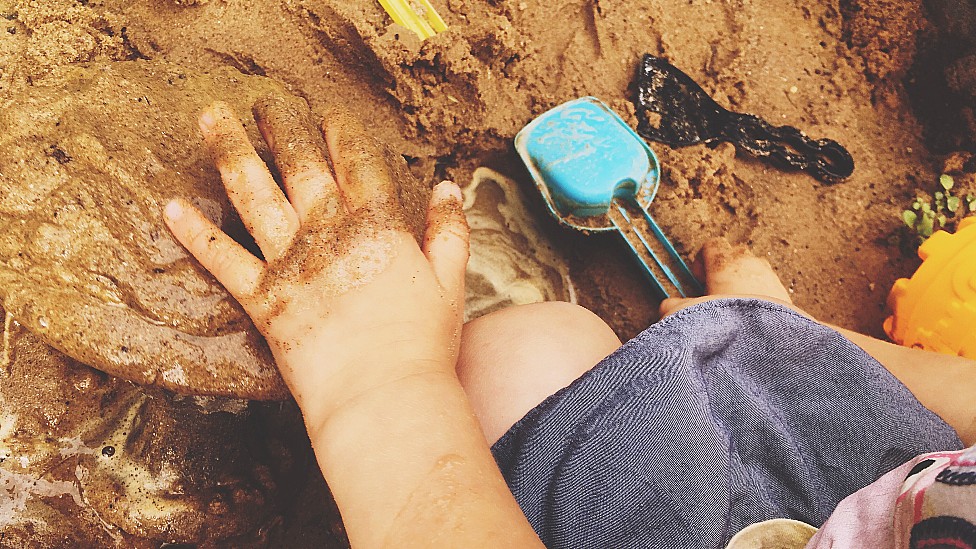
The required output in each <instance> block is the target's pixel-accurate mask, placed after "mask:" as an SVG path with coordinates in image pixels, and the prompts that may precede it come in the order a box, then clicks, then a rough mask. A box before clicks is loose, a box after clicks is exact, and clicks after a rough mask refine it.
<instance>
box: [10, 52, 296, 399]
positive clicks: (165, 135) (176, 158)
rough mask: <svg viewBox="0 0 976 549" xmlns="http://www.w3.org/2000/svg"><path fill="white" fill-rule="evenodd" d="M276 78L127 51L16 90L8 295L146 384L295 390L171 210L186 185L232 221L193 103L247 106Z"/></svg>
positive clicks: (35, 322) (67, 341)
mask: <svg viewBox="0 0 976 549" xmlns="http://www.w3.org/2000/svg"><path fill="white" fill-rule="evenodd" d="M271 92H279V93H281V90H280V88H279V87H278V86H276V85H275V84H274V83H272V82H271V81H270V80H268V79H256V78H247V77H244V76H243V75H241V74H240V73H238V72H237V71H234V70H233V69H227V70H223V71H220V72H219V73H216V74H213V75H207V76H203V75H199V74H196V73H193V72H188V71H185V70H183V69H181V68H179V67H177V66H173V65H168V64H159V63H151V62H148V61H129V62H123V63H115V64H104V63H94V64H92V65H89V66H87V67H75V66H70V67H63V68H62V70H60V71H58V72H57V73H56V75H55V76H52V77H51V78H48V79H45V80H44V81H42V82H40V83H38V84H36V85H34V86H30V87H29V88H28V89H27V91H25V93H23V94H21V95H20V96H19V97H18V99H17V101H15V102H12V103H8V104H6V105H5V106H4V108H2V109H0V123H2V124H3V126H4V128H5V129H6V131H5V132H4V135H3V137H2V138H0V165H2V166H3V168H2V173H3V176H4V183H5V187H4V189H5V192H4V194H3V197H2V199H0V234H2V236H0V298H2V300H3V303H4V306H5V307H6V308H7V310H8V311H9V312H10V313H11V314H13V315H14V316H15V317H16V318H17V319H18V320H19V321H20V322H22V323H23V324H25V325H26V326H28V327H30V329H31V330H33V331H34V332H35V333H37V334H38V335H40V336H41V337H42V338H43V339H44V340H45V341H47V342H48V343H49V344H51V345H54V346H55V347H57V348H58V349H60V350H62V351H63V352H65V353H67V354H68V355H70V356H71V357H73V358H75V359H76V360H79V361H81V362H83V363H85V364H89V365H91V366H94V367H96V368H99V369H101V370H102V371H105V372H107V373H110V374H112V375H116V376H121V377H124V378H126V379H129V380H132V381H135V382H137V383H140V384H145V385H157V386H161V387H166V388H168V389H174V390H177V391H180V392H184V393H187V392H192V393H196V394H209V395H225V396H226V395H234V396H240V397H245V398H256V399H268V398H283V397H284V396H285V395H286V394H287V392H286V389H285V387H284V383H283V381H282V380H281V378H280V377H279V375H278V372H277V370H276V369H275V367H274V363H273V361H272V359H271V355H270V352H269V351H268V349H267V346H266V344H265V343H264V341H263V340H262V339H261V337H260V335H259V334H258V333H257V331H256V330H255V328H254V326H253V325H252V324H251V323H250V321H249V320H248V318H247V316H246V315H245V314H244V312H243V310H241V308H240V306H238V304H237V302H235V301H234V300H233V299H232V298H231V297H230V296H229V295H228V294H227V293H226V292H224V291H223V290H222V289H221V288H220V287H219V286H218V285H217V284H216V283H215V281H214V279H213V278H212V277H211V276H210V275H209V274H208V273H206V271H204V270H203V269H202V268H201V267H200V266H199V265H198V264H197V263H196V262H195V261H194V260H192V259H191V258H190V257H189V256H188V254H187V253H186V252H185V251H184V250H183V248H182V247H181V246H180V245H179V244H178V243H177V242H176V241H175V240H174V239H173V237H172V236H171V235H170V233H169V231H168V230H166V228H165V226H163V225H162V224H161V219H162V217H161V215H162V214H161V213H160V212H161V208H162V207H163V206H164V205H165V204H166V202H167V201H168V200H170V199H172V198H183V199H185V200H187V201H189V202H190V203H193V204H196V205H198V206H199V207H200V208H201V209H202V210H203V211H204V212H205V213H206V214H207V215H208V216H210V217H211V219H212V220H213V221H215V222H216V223H217V224H218V225H224V226H227V227H228V228H229V229H230V230H233V229H234V225H235V218H236V216H234V215H233V212H232V208H231V207H230V205H229V202H228V201H227V198H226V195H225V194H224V193H223V192H222V190H221V185H220V178H219V175H218V174H217V172H216V170H215V168H214V167H213V165H212V162H211V160H210V157H209V154H208V153H207V152H206V151H204V150H202V149H201V146H200V144H201V139H200V138H199V137H198V136H197V130H196V128H195V120H196V116H197V114H198V113H199V111H200V110H201V109H202V108H203V107H204V106H205V105H207V104H209V103H210V102H212V101H213V100H214V99H215V98H218V97H229V98H232V99H233V100H234V101H235V103H236V106H237V109H238V111H240V113H241V116H248V117H250V105H251V103H253V102H254V100H255V99H256V98H258V97H260V96H261V95H264V94H267V93H271ZM250 120H251V124H250V125H251V128H252V132H251V133H252V134H255V136H254V137H255V138H257V131H256V125H255V124H254V122H253V119H250ZM237 225H239V222H238V223H237ZM236 232H238V233H240V232H241V231H240V230H239V229H238V230H237V231H236Z"/></svg>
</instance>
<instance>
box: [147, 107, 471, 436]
mask: <svg viewBox="0 0 976 549" xmlns="http://www.w3.org/2000/svg"><path fill="white" fill-rule="evenodd" d="M254 111H255V117H256V119H257V120H258V124H259V127H260V129H261V132H262V134H263V136H264V138H265V140H266V141H267V142H268V144H269V146H270V147H271V150H272V152H273V154H274V157H275V163H276V164H277V166H278V168H279V171H280V173H281V175H282V179H283V183H284V188H285V191H286V192H287V197H286V196H285V194H284V193H282V191H281V189H280V188H279V187H278V185H277V183H276V182H275V180H274V178H273V177H272V175H271V172H270V171H269V170H268V167H267V166H266V165H265V164H264V162H263V161H262V160H261V158H260V157H259V156H258V155H257V153H256V152H255V150H254V147H253V146H252V144H251V143H250V141H248V138H247V135H246V133H245V131H244V128H243V126H242V125H241V123H240V121H239V120H238V119H237V117H236V116H235V115H234V113H233V112H232V111H231V110H230V108H229V106H227V105H226V104H224V103H215V104H214V105H212V106H210V107H209V108H208V109H207V110H205V111H204V112H203V114H202V115H201V117H200V128H201V130H202V132H203V136H204V140H205V141H206V143H207V146H208V147H209V148H210V150H211V152H212V154H213V157H214V162H215V163H216V165H217V168H218V169H219V170H220V174H221V177H222V179H223V182H224V186H225V188H226V190H227V194H228V196H229V197H230V199H231V202H232V203H233V204H234V207H235V208H236V209H237V211H238V212H239V213H240V216H241V219H242V220H243V222H244V224H245V226H246V227H247V230H248V231H249V232H250V233H251V235H252V236H253V237H254V240H255V241H256V243H257V245H258V246H259V247H260V249H261V252H262V254H263V255H264V257H265V260H264V261H262V260H261V259H259V258H258V257H255V256H254V255H252V254H251V253H249V252H248V251H247V250H245V249H244V248H243V247H242V246H241V245H240V244H238V243H237V242H235V241H234V240H233V239H232V238H231V237H230V236H228V235H227V234H225V233H224V232H223V231H221V230H220V228H218V227H217V226H215V225H214V224H213V223H212V222H211V221H210V220H209V219H207V218H206V217H204V215H203V214H202V213H201V212H200V211H198V210H197V209H196V208H194V207H193V206H190V205H189V204H187V203H185V202H182V201H173V202H170V203H169V204H168V205H167V207H166V210H165V218H166V222H167V224H168V225H169V227H170V229H171V230H172V231H173V234H174V235H175V236H176V238H177V239H178V240H179V241H180V242H181V243H182V244H183V245H184V246H185V247H186V248H187V250H189V252H190V253H191V254H193V256H194V257H196V259H197V260H198V261H200V263H201V264H202V265H203V266H204V267H206V268H207V269H208V270H209V271H210V272H211V273H212V274H213V275H214V277H216V278H217V280H219V281H220V283H221V284H223V285H224V286H225V287H226V288H227V290H228V291H229V292H230V293H231V295H233V296H234V297H235V298H236V299H237V300H238V301H239V302H240V303H241V305H242V306H243V307H244V309H245V310H246V311H247V313H248V314H249V315H250V316H251V318H252V319H253V320H254V323H255V325H256V326H257V327H258V329H259V330H260V331H261V332H262V334H264V336H265V337H266V338H267V340H268V343H269V345H270V347H271V350H272V352H273V353H274V355H275V359H276V361H277V364H278V367H279V369H280V370H281V373H282V376H283V377H284V379H285V381H286V382H287V383H288V386H289V388H290V389H291V391H292V393H293V395H294V396H295V398H296V399H297V400H298V402H299V404H300V405H301V406H302V408H303V410H304V411H305V413H306V419H307V420H308V414H309V413H315V414H325V415H328V414H329V413H330V411H331V409H332V408H333V407H335V406H341V405H342V403H343V402H344V401H347V400H350V399H353V398H355V397H356V396H357V395H358V394H361V393H363V392H367V391H369V390H371V388H374V387H378V386H382V385H384V384H386V383H389V382H390V381H392V380H396V379H397V378H402V377H407V376H413V375H418V374H421V375H422V374H425V373H430V372H431V371H432V370H436V371H437V372H439V373H440V372H441V370H444V369H453V366H454V364H455V361H456V358H457V349H458V340H459V336H460V331H461V323H462V307H463V295H464V268H465V264H466V262H467V258H468V228H467V224H466V222H465V220H464V214H463V212H462V210H461V195H460V189H458V187H457V186H456V185H454V184H453V183H449V182H444V183H441V184H440V185H438V186H437V187H435V188H434V191H433V194H432V197H431V201H430V205H429V208H428V215H427V228H426V234H425V238H424V243H423V246H422V249H421V247H420V246H418V245H417V242H416V240H415V239H414V237H413V236H412V235H411V234H410V233H409V232H408V230H407V228H406V223H405V222H404V218H403V215H402V212H401V209H400V205H399V203H398V200H397V184H396V183H397V182H396V181H394V180H393V175H392V173H393V171H392V170H391V168H390V166H389V165H388V164H387V163H386V161H385V160H384V156H383V154H382V151H381V149H380V146H379V144H378V143H376V142H375V141H374V140H373V139H372V138H371V137H369V136H368V135H367V134H366V131H365V129H364V128H363V126H362V124H361V123H360V122H359V121H358V120H356V119H355V118H354V117H352V116H351V115H349V114H348V113H342V112H337V113H334V114H333V115H332V116H330V117H329V120H328V121H327V124H326V127H325V128H324V133H325V138H324V139H323V135H322V132H320V131H319V129H318V128H317V127H316V126H315V124H314V122H313V119H312V115H311V113H310V112H309V110H308V107H307V105H306V104H305V103H304V101H302V100H294V99H286V98H282V97H270V98H266V99H263V100H261V101H259V102H258V104H257V105H255V108H254ZM326 150H327V151H328V155H329V157H330V158H331V164H330V162H329V160H327V159H326V157H325V151H326Z"/></svg>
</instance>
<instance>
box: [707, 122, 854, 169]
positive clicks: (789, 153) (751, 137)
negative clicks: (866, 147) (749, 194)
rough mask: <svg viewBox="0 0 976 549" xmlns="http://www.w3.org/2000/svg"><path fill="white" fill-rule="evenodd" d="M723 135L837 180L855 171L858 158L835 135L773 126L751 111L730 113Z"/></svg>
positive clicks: (795, 166)
mask: <svg viewBox="0 0 976 549" xmlns="http://www.w3.org/2000/svg"><path fill="white" fill-rule="evenodd" d="M727 115H728V120H727V121H726V124H725V125H724V131H723V132H722V134H723V137H725V138H726V139H728V140H729V141H732V142H733V143H735V144H736V145H739V146H740V147H742V148H744V149H745V150H747V151H749V152H750V153H752V154H754V155H756V156H761V157H769V159H770V160H772V161H773V162H775V163H776V164H778V165H779V166H780V167H783V168H788V169H793V170H804V171H807V172H809V173H810V174H811V175H813V176H814V177H816V178H817V179H819V180H820V181H823V182H824V183H836V182H838V181H840V180H841V179H845V178H847V177H849V176H850V175H851V173H853V172H854V158H853V157H851V153H849V152H847V149H845V148H844V146H843V145H841V144H840V143H838V142H836V141H834V140H833V139H816V140H814V139H810V138H809V137H807V135H806V134H804V133H803V132H801V131H800V130H798V129H796V128H794V127H792V126H773V125H771V124H769V123H768V122H766V121H765V120H763V119H761V118H759V117H758V116H754V115H751V114H739V113H733V112H729V113H727Z"/></svg>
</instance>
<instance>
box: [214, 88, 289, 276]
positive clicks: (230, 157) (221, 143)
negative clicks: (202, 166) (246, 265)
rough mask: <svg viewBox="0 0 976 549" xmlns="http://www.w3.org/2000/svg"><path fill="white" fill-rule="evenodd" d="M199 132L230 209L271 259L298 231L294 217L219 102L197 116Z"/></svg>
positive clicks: (229, 112) (231, 114)
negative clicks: (209, 152)
mask: <svg viewBox="0 0 976 549" xmlns="http://www.w3.org/2000/svg"><path fill="white" fill-rule="evenodd" d="M200 130H201V131H202V132H203V138H204V141H206V143H207V145H208V146H209V147H210V151H211V153H212V154H213V157H214V163H216V165H217V169H218V170H220V176H221V178H222V179H223V181H224V187H225V188H226V189H227V196H229V197H230V199H231V202H233V203H234V207H235V208H237V211H238V213H239V214H240V216H241V220H242V221H244V225H245V226H246V227H247V230H248V231H249V232H250V233H251V235H252V236H253V237H254V241H255V242H257V244H258V246H259V247H260V248H261V251H262V252H263V253H264V256H265V257H266V258H268V259H274V258H276V257H278V256H280V255H281V253H282V252H283V251H284V250H285V248H287V247H288V244H289V243H290V242H291V239H292V237H293V236H294V235H295V232H296V231H297V230H298V225H299V223H298V215H297V214H296V213H295V210H294V209H293V208H292V207H291V204H289V203H288V200H287V199H286V198H285V195H284V193H282V192H281V189H279V188H278V184H277V183H276V182H275V180H274V178H273V177H271V172H269V171H268V167H267V166H266V165H265V164H264V161H262V160H261V157H259V156H258V155H257V153H256V152H255V151H254V146H253V145H252V144H251V142H250V141H249V140H248V138H247V133H246V132H245V131H244V126H242V125H241V122H240V120H238V119H237V117H236V116H235V115H234V112H233V111H232V110H231V108H230V107H229V106H228V105H227V104H226V103H222V102H217V103H214V104H213V105H211V106H210V107H208V108H207V109H206V110H204V111H203V114H201V115H200Z"/></svg>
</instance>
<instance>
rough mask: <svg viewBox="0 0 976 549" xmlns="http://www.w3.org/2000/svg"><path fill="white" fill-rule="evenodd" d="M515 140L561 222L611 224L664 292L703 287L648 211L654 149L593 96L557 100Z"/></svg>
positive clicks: (653, 188)
mask: <svg viewBox="0 0 976 549" xmlns="http://www.w3.org/2000/svg"><path fill="white" fill-rule="evenodd" d="M515 148H516V149H517V150H518V152H519V155H521V156H522V160H523V161H524V162H525V165H526V166H528V168H529V172H530V173H531V174H532V179H533V180H535V183H536V186H538V187H539V191H540V192H541V193H542V196H543V198H545V200H546V204H548V206H549V211H550V212H552V215H554V216H555V217H556V219H558V220H559V221H560V222H561V223H563V224H564V225H568V226H570V227H572V228H574V229H578V230H581V231H583V232H584V233H589V232H594V231H618V232H619V233H620V234H621V235H622V236H623V237H624V240H626V241H627V244H628V245H629V246H630V249H631V250H632V251H633V252H634V255H635V256H636V257H637V259H638V260H639V261H640V262H641V264H642V265H643V266H644V269H646V270H647V274H648V275H650V277H651V280H652V281H653V283H654V287H655V289H656V290H657V291H658V292H659V293H660V294H661V295H662V296H663V297H679V296H680V297H693V296H699V295H702V293H703V290H702V286H701V284H700V283H699V282H698V280H696V279H695V276H694V275H692V274H691V271H689V270H688V266H687V265H686V264H685V262H684V261H683V260H682V259H681V257H680V256H679V255H678V252H676V251H675V249H674V246H672V245H671V243H670V242H668V239H667V238H666V237H665V236H664V233H663V232H661V229H660V227H658V226H657V223H655V222H654V219H653V218H652V217H651V214H650V213H648V211H647V208H648V206H650V204H651V201H652V200H653V199H654V195H655V193H656V192H657V187H658V182H659V180H660V173H659V169H658V162H657V157H656V156H654V152H653V151H652V150H651V148H650V147H648V146H647V143H645V142H644V140H643V139H641V138H640V136H638V135H637V133H636V132H634V130H632V129H631V128H630V126H628V125H627V123H626V122H624V121H623V119H621V118H620V117H619V116H617V114H616V113H614V112H613V111H612V110H611V109H610V107H608V106H607V105H605V104H604V103H603V102H602V101H600V100H599V99H596V98H595V97H583V98H580V99H576V100H574V101H570V102H568V103H563V104H562V105H559V106H558V107H556V108H554V109H552V110H550V111H547V112H545V113H544V114H542V115H541V116H539V117H538V118H536V119H535V120H533V121H532V122H530V123H529V124H528V125H527V126H525V127H524V128H522V131H520V132H519V133H518V135H517V136H515Z"/></svg>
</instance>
